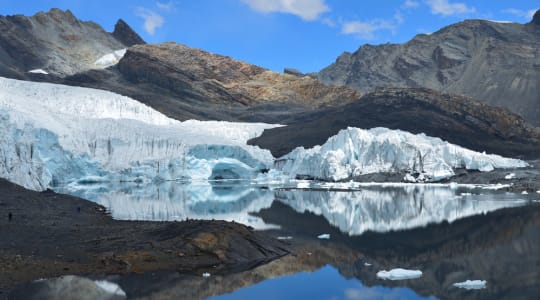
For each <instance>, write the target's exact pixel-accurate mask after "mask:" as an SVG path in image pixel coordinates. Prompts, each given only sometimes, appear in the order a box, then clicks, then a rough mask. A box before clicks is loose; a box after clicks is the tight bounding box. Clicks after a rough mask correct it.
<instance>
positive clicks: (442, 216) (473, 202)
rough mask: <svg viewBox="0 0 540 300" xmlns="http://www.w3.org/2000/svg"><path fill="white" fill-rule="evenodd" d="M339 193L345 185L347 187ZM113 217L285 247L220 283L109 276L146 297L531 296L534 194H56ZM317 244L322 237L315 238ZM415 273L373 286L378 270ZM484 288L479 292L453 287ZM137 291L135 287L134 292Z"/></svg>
mask: <svg viewBox="0 0 540 300" xmlns="http://www.w3.org/2000/svg"><path fill="white" fill-rule="evenodd" d="M349 187H350V186H349ZM56 190H57V191H58V192H63V193H70V194H74V195H77V196H80V197H83V198H86V199H89V200H92V201H95V202H97V203H99V204H101V205H103V206H105V207H107V208H108V209H109V211H110V212H111V214H112V216H113V217H114V218H116V219H122V220H160V221H174V220H184V219H186V218H189V219H208V220H211V219H219V220H228V221H233V220H234V221H235V222H239V223H243V224H246V225H249V226H252V227H253V228H255V229H256V230H265V231H267V232H268V233H269V234H270V235H272V236H275V237H276V238H279V239H283V240H284V241H285V242H288V243H291V244H292V245H293V246H294V249H295V255H288V256H285V257H283V258H281V259H278V260H276V261H273V262H271V263H269V264H267V265H263V266H260V267H257V268H255V269H253V270H249V271H245V272H240V273H235V274H228V275H220V274H209V275H210V276H207V277H204V276H202V274H200V275H197V276H195V275H185V274H176V273H168V272H164V273H153V274H142V275H130V276H124V277H114V276H113V277H111V278H107V280H109V281H112V282H115V283H117V284H118V285H119V286H120V287H122V289H123V290H124V291H125V292H126V293H127V295H128V296H130V295H132V296H138V297H142V298H143V299H144V298H147V299H152V298H160V297H161V298H162V299H169V298H170V299H189V298H198V299H206V298H210V299H346V300H353V299H538V297H539V295H540V271H538V270H540V203H538V202H539V200H540V194H529V195H522V194H513V193H505V192H502V191H498V190H494V189H492V188H490V187H480V186H476V187H474V186H460V185H436V184H434V185H411V184H357V185H355V186H354V190H345V189H343V185H341V186H340V185H335V186H329V185H326V184H318V183H312V182H296V183H292V184H288V185H270V186H268V185H261V184H257V183H252V182H234V181H231V182H229V181H224V182H217V181H216V182H206V181H205V182H191V183H181V182H164V183H161V184H135V183H125V184H114V185H112V184H92V185H84V186H80V185H79V186H75V187H74V186H71V187H64V188H57V189H56ZM321 237H322V238H321ZM394 268H404V269H410V270H421V271H422V276H421V277H419V278H414V279H405V280H384V279H381V278H378V277H377V273H378V272H379V271H381V270H390V269H394ZM466 280H485V281H486V284H485V287H482V288H478V289H463V288H458V287H456V286H454V284H455V283H458V282H464V281H466ZM141 282H144V284H141Z"/></svg>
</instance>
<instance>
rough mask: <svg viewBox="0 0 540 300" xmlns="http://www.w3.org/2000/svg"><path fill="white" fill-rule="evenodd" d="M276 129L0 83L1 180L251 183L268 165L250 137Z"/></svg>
mask: <svg viewBox="0 0 540 300" xmlns="http://www.w3.org/2000/svg"><path fill="white" fill-rule="evenodd" d="M277 126H280V125H273V124H264V123H232V122H223V121H195V120H189V121H185V122H180V121H177V120H173V119H171V118H168V117H166V116H165V115H163V114H161V113H160V112H157V111H155V110H153V109H152V108H150V107H148V106H146V105H144V104H142V103H140V102H138V101H135V100H133V99H131V98H129V97H125V96H121V95H118V94H115V93H111V92H107V91H102V90H95V89H89V88H81V87H70V86H64V85H58V84H49V83H35V82H27V81H19V80H14V79H7V78H0V138H1V141H0V145H1V148H0V177H3V178H6V179H8V180H10V181H12V182H14V183H17V184H19V185H22V186H24V187H26V188H28V189H32V190H38V191H40V190H45V189H47V188H51V187H53V186H58V185H66V184H70V183H74V182H76V183H79V184H85V183H93V182H114V181H115V182H124V181H135V182H156V181H166V180H179V179H186V180H192V179H194V180H200V179H204V180H208V179H249V178H253V177H255V176H256V175H257V174H258V173H260V171H261V170H264V169H269V168H271V166H272V164H273V161H274V157H273V156H272V155H271V153H270V152H269V151H268V150H263V149H260V148H259V147H256V146H248V145H247V140H249V139H251V138H254V137H257V136H258V135H260V134H261V133H262V131H263V130H264V129H267V128H274V127H277Z"/></svg>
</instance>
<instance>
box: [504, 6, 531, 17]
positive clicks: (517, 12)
mask: <svg viewBox="0 0 540 300" xmlns="http://www.w3.org/2000/svg"><path fill="white" fill-rule="evenodd" d="M502 12H503V13H507V14H511V15H514V16H516V17H519V18H523V19H527V20H531V19H532V18H533V16H534V13H535V12H536V9H529V10H523V9H517V8H508V9H505V10H503V11H502Z"/></svg>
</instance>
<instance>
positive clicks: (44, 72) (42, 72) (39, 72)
mask: <svg viewBox="0 0 540 300" xmlns="http://www.w3.org/2000/svg"><path fill="white" fill-rule="evenodd" d="M28 73H33V74H43V75H48V74H49V73H48V72H47V71H45V70H43V69H34V70H30V71H28Z"/></svg>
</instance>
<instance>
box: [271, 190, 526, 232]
mask: <svg viewBox="0 0 540 300" xmlns="http://www.w3.org/2000/svg"><path fill="white" fill-rule="evenodd" d="M497 196H499V197H501V196H500V195H491V196H490V197H483V196H482V195H467V196H461V195H459V194H457V190H455V189H451V188H448V187H433V186H409V187H393V188H388V187H387V188H379V189H365V190H362V191H355V192H329V191H299V190H296V191H278V192H276V199H278V200H279V201H281V202H283V203H285V204H287V205H288V206H290V207H292V208H293V209H294V210H296V211H297V212H299V213H304V212H306V211H307V212H311V213H314V214H316V215H322V216H324V218H325V219H326V220H327V221H328V222H329V223H330V224H332V225H333V226H336V227H338V228H339V229H340V230H341V231H342V232H344V233H348V234H349V235H360V234H362V233H364V232H366V231H375V232H388V231H393V230H404V229H411V228H415V227H421V226H426V225H428V224H431V223H441V222H444V221H447V222H453V221H455V220H457V219H461V218H464V217H468V216H473V215H478V214H485V213H487V212H490V211H494V210H497V209H501V208H505V207H514V206H518V205H522V204H523V203H524V202H523V201H516V200H510V201H507V200H504V199H498V200H493V198H495V197H497ZM486 198H487V199H486Z"/></svg>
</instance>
